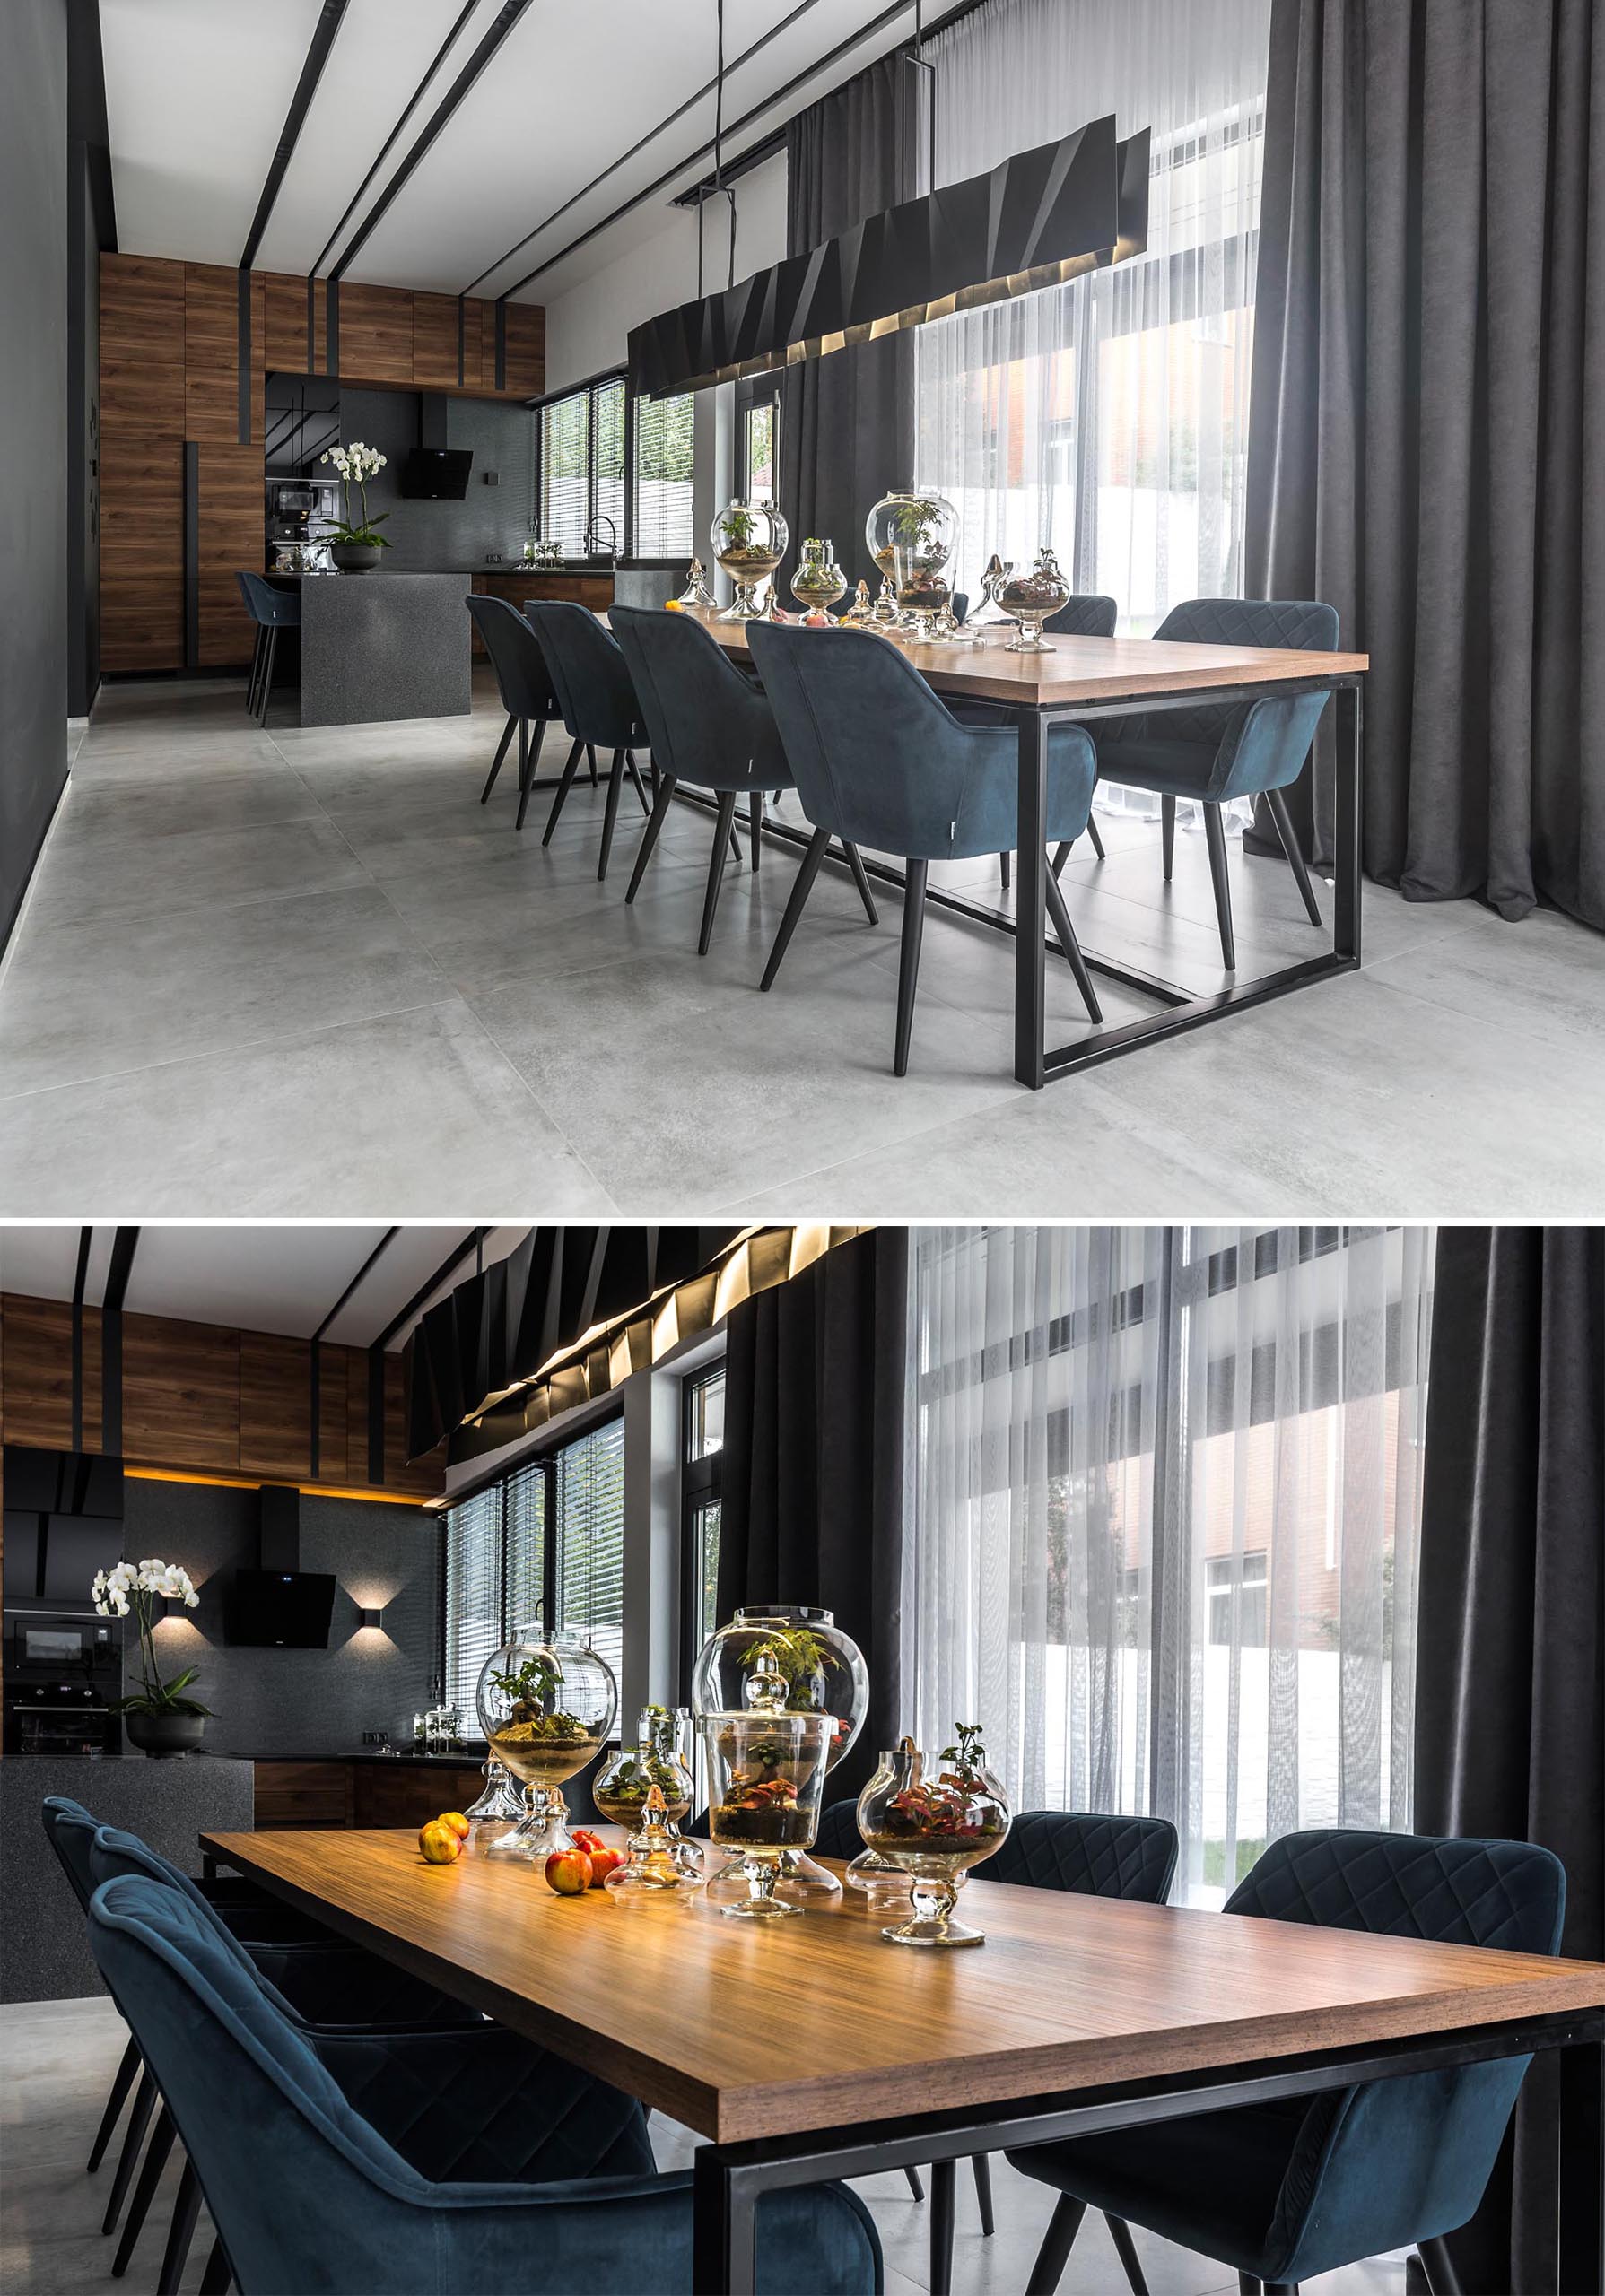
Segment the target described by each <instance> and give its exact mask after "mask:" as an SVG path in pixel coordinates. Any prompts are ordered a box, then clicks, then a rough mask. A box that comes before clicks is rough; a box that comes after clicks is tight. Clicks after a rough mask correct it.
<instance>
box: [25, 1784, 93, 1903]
mask: <svg viewBox="0 0 1605 2296" xmlns="http://www.w3.org/2000/svg"><path fill="white" fill-rule="evenodd" d="M39 1815H40V1816H41V1818H42V1819H43V1820H44V1824H45V1839H46V1840H47V1841H48V1843H49V1845H50V1847H51V1848H52V1849H53V1850H54V1851H55V1852H56V1855H57V1857H58V1858H59V1859H60V1860H61V1869H62V1871H63V1873H64V1874H65V1875H66V1877H67V1879H68V1881H69V1882H70V1883H72V1885H73V1891H74V1895H75V1896H76V1898H77V1900H78V1902H79V1904H80V1905H82V1906H87V1905H88V1903H89V1901H90V1898H91V1897H92V1894H93V1892H94V1886H95V1883H94V1876H93V1874H92V1873H91V1872H90V1865H89V1846H90V1843H91V1841H92V1839H93V1838H94V1831H95V1826H96V1824H97V1822H98V1821H97V1820H95V1819H94V1818H92V1817H91V1815H90V1813H89V1812H88V1811H87V1810H86V1809H85V1808H84V1806H83V1803H82V1802H74V1800H73V1799H72V1797H71V1796H69V1795H66V1794H47V1795H46V1796H45V1798H44V1800H43V1802H42V1803H41V1804H40V1805H39Z"/></svg>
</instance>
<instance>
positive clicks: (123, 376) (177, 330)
mask: <svg viewBox="0 0 1605 2296" xmlns="http://www.w3.org/2000/svg"><path fill="white" fill-rule="evenodd" d="M184 269H185V266H184V265H182V264H181V263H165V262H161V261H160V260H159V259H158V258H156V257H153V256H140V255H103V256H102V257H100V429H101V432H102V435H103V436H104V437H105V439H107V440H108V441H111V440H114V439H115V440H117V441H118V442H125V441H126V442H127V443H128V444H130V445H133V444H137V445H139V446H142V447H149V446H152V445H154V444H155V443H157V442H158V441H168V440H170V441H171V443H172V444H173V445H174V446H181V445H182V444H183V442H184V439H185V438H186V436H187V435H188V434H187V432H186V431H185V428H184V425H185V422H186V420H187V408H186V404H185V355H186V341H185V336H186V310H185V294H186V283H185V277H184Z"/></svg>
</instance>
